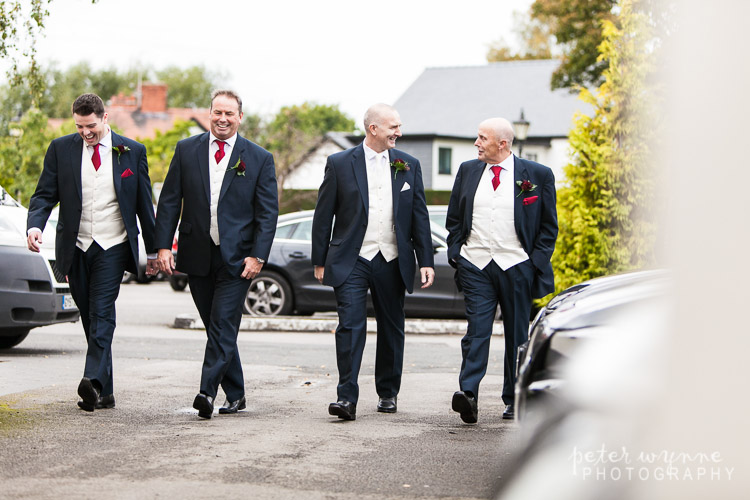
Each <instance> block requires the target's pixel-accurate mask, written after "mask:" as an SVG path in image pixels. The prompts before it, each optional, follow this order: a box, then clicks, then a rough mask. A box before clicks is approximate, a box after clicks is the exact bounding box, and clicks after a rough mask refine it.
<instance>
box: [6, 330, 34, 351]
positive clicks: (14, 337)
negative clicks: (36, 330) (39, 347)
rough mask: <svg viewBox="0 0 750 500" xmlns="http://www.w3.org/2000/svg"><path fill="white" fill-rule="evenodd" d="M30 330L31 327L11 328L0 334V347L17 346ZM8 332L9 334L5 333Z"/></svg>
mask: <svg viewBox="0 0 750 500" xmlns="http://www.w3.org/2000/svg"><path fill="white" fill-rule="evenodd" d="M30 331H31V328H11V329H9V330H7V331H6V332H4V333H3V335H1V336H0V349H10V348H11V347H14V346H17V345H18V344H20V343H21V342H23V339H25V338H26V336H27V335H28V334H29V332H30ZM8 332H10V335H6V333H8Z"/></svg>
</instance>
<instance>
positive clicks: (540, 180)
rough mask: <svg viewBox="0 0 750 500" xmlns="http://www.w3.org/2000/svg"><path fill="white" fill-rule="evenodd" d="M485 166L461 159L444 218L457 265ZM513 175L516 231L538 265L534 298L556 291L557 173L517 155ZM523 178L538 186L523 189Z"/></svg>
mask: <svg viewBox="0 0 750 500" xmlns="http://www.w3.org/2000/svg"><path fill="white" fill-rule="evenodd" d="M485 166H486V163H484V162H482V161H480V160H470V161H467V162H464V163H462V164H461V166H460V167H459V169H458V173H457V174H456V181H455V183H454V184H453V190H452V192H451V198H450V203H449V204H448V214H447V217H446V221H445V227H446V229H448V262H450V263H451V265H452V266H454V267H455V266H456V264H455V261H456V259H458V257H459V254H460V252H461V247H462V246H463V244H464V243H465V242H466V239H467V238H468V237H469V234H470V233H471V222H472V215H473V211H474V195H475V194H476V191H477V187H478V186H479V180H480V179H481V178H482V173H483V172H484V168H485ZM513 176H514V182H513V184H514V187H513V189H514V191H513V192H514V194H515V198H514V199H515V204H514V207H513V209H514V219H515V220H514V222H515V226H516V234H517V235H518V239H519V241H520V242H521V246H522V247H523V249H524V251H525V252H526V253H527V254H528V256H529V259H530V260H531V263H532V264H533V265H534V268H535V269H536V273H535V276H534V282H533V283H532V286H531V292H532V295H533V297H534V298H540V297H544V296H545V295H547V294H549V293H552V292H554V291H555V281H554V275H553V273H552V264H551V263H550V259H551V258H552V252H554V250H555V241H556V239H557V205H556V199H557V196H556V192H555V175H554V174H553V173H552V170H550V169H549V168H548V167H545V166H544V165H540V164H539V163H536V162H533V161H529V160H523V159H521V158H518V157H515V160H514V162H513ZM524 180H529V181H531V183H532V184H536V185H537V187H536V189H534V190H533V191H523V192H522V191H521V188H520V186H519V185H518V182H519V181H524Z"/></svg>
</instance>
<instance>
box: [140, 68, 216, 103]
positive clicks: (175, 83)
mask: <svg viewBox="0 0 750 500" xmlns="http://www.w3.org/2000/svg"><path fill="white" fill-rule="evenodd" d="M155 75H156V79H157V80H159V81H160V82H162V83H166V84H167V87H168V89H169V90H168V91H167V106H168V107H170V108H205V107H208V98H209V96H210V95H211V91H212V90H213V89H214V88H216V87H217V85H218V82H220V81H223V80H225V79H226V75H224V74H221V73H211V72H209V71H208V70H206V68H205V67H203V66H191V67H189V68H180V67H177V66H169V67H168V68H164V69H162V70H157V71H156V72H155Z"/></svg>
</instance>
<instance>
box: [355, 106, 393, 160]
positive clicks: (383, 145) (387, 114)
mask: <svg viewBox="0 0 750 500" xmlns="http://www.w3.org/2000/svg"><path fill="white" fill-rule="evenodd" d="M364 123H365V133H366V134H367V135H366V137H365V144H367V147H369V148H371V149H373V150H375V151H377V152H378V153H380V152H382V151H385V150H386V149H393V148H395V147H396V139H398V138H399V137H401V117H400V116H399V115H398V111H396V109H395V108H394V107H393V106H389V105H388V104H383V103H378V104H373V105H372V106H370V109H368V110H367V112H366V113H365V120H364Z"/></svg>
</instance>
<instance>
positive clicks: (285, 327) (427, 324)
mask: <svg viewBox="0 0 750 500" xmlns="http://www.w3.org/2000/svg"><path fill="white" fill-rule="evenodd" d="M337 325H338V319H337V317H336V316H320V317H318V316H312V317H306V316H275V317H259V316H248V315H245V316H243V317H242V322H241V323H240V331H250V332H262V331H266V332H334V331H335V330H336V326H337ZM172 326H173V327H174V328H183V329H187V330H204V329H205V326H204V325H203V321H202V320H201V318H200V316H199V315H198V313H186V314H179V315H177V317H175V319H174V323H173V325H172ZM404 330H405V332H406V333H411V334H425V335H439V334H451V335H464V334H465V333H466V320H463V319H416V318H415V319H407V320H406V322H405V324H404ZM367 331H368V332H370V333H375V332H377V324H376V323H375V318H368V319H367ZM492 334H493V335H502V334H503V323H502V321H496V322H495V324H494V327H493V330H492Z"/></svg>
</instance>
